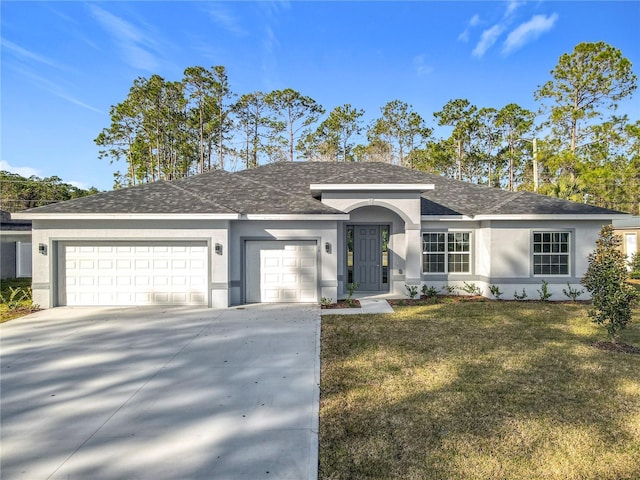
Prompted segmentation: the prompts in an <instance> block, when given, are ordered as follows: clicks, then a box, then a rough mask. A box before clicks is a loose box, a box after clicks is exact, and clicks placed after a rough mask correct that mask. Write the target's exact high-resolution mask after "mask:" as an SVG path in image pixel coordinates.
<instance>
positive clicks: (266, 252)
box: [246, 240, 318, 303]
mask: <svg viewBox="0 0 640 480" xmlns="http://www.w3.org/2000/svg"><path fill="white" fill-rule="evenodd" d="M317 263H318V262H317V246H316V242H315V241H272V240H269V241H248V242H246V279H247V280H246V300H247V302H249V303H254V302H316V301H317V298H318V294H317V291H318V268H317Z"/></svg>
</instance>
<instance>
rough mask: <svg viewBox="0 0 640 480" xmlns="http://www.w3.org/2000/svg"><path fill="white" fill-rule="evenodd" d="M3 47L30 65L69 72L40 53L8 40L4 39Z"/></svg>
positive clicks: (65, 67)
mask: <svg viewBox="0 0 640 480" xmlns="http://www.w3.org/2000/svg"><path fill="white" fill-rule="evenodd" d="M2 46H3V47H4V49H5V50H6V51H7V52H9V53H11V54H13V55H14V56H15V57H17V58H19V59H20V60H22V61H27V62H30V63H33V62H35V63H39V64H42V65H47V66H49V67H54V68H58V69H60V70H68V67H67V66H65V65H63V64H61V63H59V62H56V61H55V60H51V59H50V58H47V57H45V56H43V55H40V54H38V53H35V52H32V51H31V50H27V49H26V48H23V47H21V46H20V45H18V44H16V43H13V42H11V41H9V40H7V39H6V38H3V39H2Z"/></svg>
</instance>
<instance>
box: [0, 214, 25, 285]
mask: <svg viewBox="0 0 640 480" xmlns="http://www.w3.org/2000/svg"><path fill="white" fill-rule="evenodd" d="M30 276H31V221H29V220H22V221H18V220H12V219H11V214H10V213H9V212H5V211H4V210H0V278H24V277H30Z"/></svg>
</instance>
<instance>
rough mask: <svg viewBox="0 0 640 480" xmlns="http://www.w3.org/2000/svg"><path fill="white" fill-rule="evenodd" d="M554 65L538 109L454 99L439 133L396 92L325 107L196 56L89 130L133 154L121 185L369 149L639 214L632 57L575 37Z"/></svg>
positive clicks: (427, 167) (403, 161)
mask: <svg viewBox="0 0 640 480" xmlns="http://www.w3.org/2000/svg"><path fill="white" fill-rule="evenodd" d="M550 74H551V78H550V79H549V80H548V81H547V82H546V83H545V84H544V85H541V86H539V87H538V88H537V90H536V91H535V92H534V93H533V95H534V98H535V100H536V101H537V102H538V104H539V110H538V111H535V112H534V111H531V110H528V109H526V108H523V107H521V106H519V105H517V104H515V103H510V104H507V105H504V106H500V107H493V106H476V105H473V104H472V103H471V102H470V101H469V100H468V99H464V98H456V99H452V100H450V101H449V102H447V103H446V104H445V105H444V106H443V107H442V108H441V109H440V110H439V111H437V112H434V113H433V122H434V123H435V124H437V125H438V126H440V127H443V130H445V131H449V132H450V133H449V135H448V136H445V137H442V138H436V137H435V136H434V133H433V132H434V131H433V128H431V127H429V125H428V122H427V120H426V119H425V118H424V117H423V116H421V114H420V113H419V112H416V111H415V110H414V109H413V107H412V105H411V104H409V103H407V102H404V101H402V100H398V99H395V100H392V101H390V102H388V103H387V104H386V105H384V106H383V107H382V108H381V109H380V114H379V116H378V118H376V119H375V120H373V121H372V122H370V123H369V124H366V125H365V123H364V113H365V112H364V110H362V109H359V108H357V107H354V106H352V105H351V104H344V105H340V106H337V107H335V108H333V109H332V110H330V111H329V112H328V113H327V112H326V110H325V109H324V108H323V106H322V105H320V104H319V103H318V102H316V101H315V100H314V99H313V98H311V97H308V96H305V95H303V94H302V93H300V92H298V91H296V90H293V89H291V88H287V89H284V90H274V91H272V92H266V93H265V92H260V91H257V92H252V93H247V94H241V95H238V94H235V93H234V92H233V91H232V89H231V86H230V81H229V79H228V76H227V72H226V69H225V68H224V67H223V66H214V67H211V68H210V69H206V68H204V67H200V66H196V67H189V68H187V69H186V70H185V71H184V77H183V79H182V80H180V81H167V80H165V79H164V78H162V77H161V76H159V75H152V76H151V77H150V78H144V77H140V78H137V79H136V80H135V81H134V82H133V86H132V87H131V89H130V91H129V94H128V95H127V98H126V99H125V100H123V101H122V102H121V103H119V104H117V105H115V106H112V107H111V110H110V117H111V124H110V126H109V127H107V128H104V129H103V130H102V131H101V132H100V134H99V135H98V137H97V138H96V139H95V142H96V144H97V145H99V146H100V147H101V150H100V154H99V155H100V158H108V159H110V160H111V161H117V160H124V162H125V164H126V170H125V171H123V172H117V173H116V174H115V187H116V188H119V187H124V186H130V185H136V184H138V183H146V182H152V181H157V180H165V179H166V180H170V179H174V178H180V177H184V176H189V175H193V174H197V173H202V172H205V171H207V170H211V169H228V170H235V169H238V168H253V167H255V166H258V165H261V164H264V163H268V162H278V161H293V160H297V159H306V160H312V161H338V162H350V161H358V162H370V161H375V162H388V163H394V164H398V165H403V166H407V167H410V168H414V169H417V170H421V171H428V172H432V173H437V174H441V175H446V176H449V177H451V178H457V179H460V180H465V181H469V182H473V183H478V184H484V185H489V186H492V187H496V188H503V189H507V190H510V191H515V190H529V191H537V192H539V193H543V194H547V195H552V196H556V197H561V198H565V199H569V200H573V201H579V202H586V203H590V204H594V205H599V206H603V207H608V208H614V209H618V210H622V211H626V212H630V213H634V214H640V120H638V119H632V120H630V119H629V118H628V117H627V116H626V115H616V111H617V107H618V105H619V104H620V103H621V102H623V101H627V100H629V99H630V97H631V95H632V94H633V92H634V90H635V89H636V87H637V77H636V75H635V74H634V73H633V71H632V65H631V62H630V61H629V60H628V59H627V58H625V57H624V56H623V55H622V52H620V50H618V49H617V48H615V47H613V46H611V45H608V44H606V43H604V42H595V43H580V44H578V45H576V47H575V48H574V50H573V52H571V53H566V54H564V55H562V56H561V57H560V59H559V60H558V64H557V65H556V66H555V67H554V68H553V70H551V72H550Z"/></svg>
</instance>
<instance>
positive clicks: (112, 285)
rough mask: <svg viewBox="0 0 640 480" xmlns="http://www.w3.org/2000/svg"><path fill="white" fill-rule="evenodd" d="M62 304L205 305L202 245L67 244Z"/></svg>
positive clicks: (204, 249) (204, 248) (62, 261)
mask: <svg viewBox="0 0 640 480" xmlns="http://www.w3.org/2000/svg"><path fill="white" fill-rule="evenodd" d="M60 256H61V258H60V266H61V274H62V278H61V279H60V286H61V292H60V293H61V294H60V299H59V300H60V302H59V303H60V304H61V305H207V303H208V298H207V285H208V269H207V263H208V262H207V257H208V256H207V246H206V244H205V243H186V242H175V243H126V244H125V243H115V242H114V243H103V244H97V245H96V244H91V245H88V244H70V243H69V244H65V245H63V246H62V247H61V250H60Z"/></svg>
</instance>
